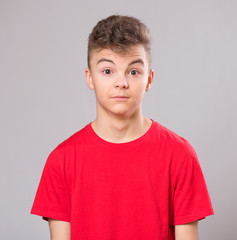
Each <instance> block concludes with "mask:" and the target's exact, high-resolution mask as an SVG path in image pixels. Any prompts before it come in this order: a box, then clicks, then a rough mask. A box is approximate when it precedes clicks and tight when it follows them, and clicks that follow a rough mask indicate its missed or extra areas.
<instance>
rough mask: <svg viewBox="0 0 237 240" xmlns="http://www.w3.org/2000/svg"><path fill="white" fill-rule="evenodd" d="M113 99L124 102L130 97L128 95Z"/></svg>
mask: <svg viewBox="0 0 237 240" xmlns="http://www.w3.org/2000/svg"><path fill="white" fill-rule="evenodd" d="M113 99H115V100H117V101H120V102H123V101H126V100H127V99H128V97H114V98H113Z"/></svg>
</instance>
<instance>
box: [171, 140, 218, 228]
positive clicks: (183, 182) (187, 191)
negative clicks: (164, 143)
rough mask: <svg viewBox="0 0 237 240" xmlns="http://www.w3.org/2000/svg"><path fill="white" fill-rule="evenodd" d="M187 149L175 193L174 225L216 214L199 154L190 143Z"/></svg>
mask: <svg viewBox="0 0 237 240" xmlns="http://www.w3.org/2000/svg"><path fill="white" fill-rule="evenodd" d="M186 147H187V151H186V155H185V158H184V160H183V162H182V164H181V166H180V169H179V172H178V175H177V181H176V187H175V193H174V216H173V224H174V225H179V224H185V223H189V222H193V221H196V220H201V219H204V218H205V217H206V216H209V215H212V214H214V211H213V207H212V204H211V200H210V196H209V193H208V189H207V186H206V182H205V179H204V175H203V172H202V169H201V166H200V163H199V160H198V157H197V154H196V152H195V150H194V149H193V147H192V146H191V145H190V143H189V142H188V141H187V146H186Z"/></svg>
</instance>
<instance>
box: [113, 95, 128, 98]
mask: <svg viewBox="0 0 237 240" xmlns="http://www.w3.org/2000/svg"><path fill="white" fill-rule="evenodd" d="M113 98H128V97H127V96H124V95H118V96H115V97H113Z"/></svg>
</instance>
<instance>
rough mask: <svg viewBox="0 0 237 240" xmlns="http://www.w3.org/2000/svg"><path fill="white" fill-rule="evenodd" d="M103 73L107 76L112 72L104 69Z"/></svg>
mask: <svg viewBox="0 0 237 240" xmlns="http://www.w3.org/2000/svg"><path fill="white" fill-rule="evenodd" d="M103 73H104V74H106V75H109V74H111V73H112V71H111V70H110V69H105V70H103Z"/></svg>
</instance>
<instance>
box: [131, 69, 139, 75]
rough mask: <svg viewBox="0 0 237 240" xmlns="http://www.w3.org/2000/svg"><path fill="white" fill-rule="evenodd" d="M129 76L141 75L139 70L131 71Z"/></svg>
mask: <svg viewBox="0 0 237 240" xmlns="http://www.w3.org/2000/svg"><path fill="white" fill-rule="evenodd" d="M129 74H131V75H137V74H139V72H138V71H137V70H131V71H130V72H129Z"/></svg>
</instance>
